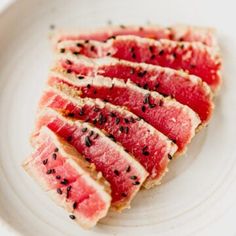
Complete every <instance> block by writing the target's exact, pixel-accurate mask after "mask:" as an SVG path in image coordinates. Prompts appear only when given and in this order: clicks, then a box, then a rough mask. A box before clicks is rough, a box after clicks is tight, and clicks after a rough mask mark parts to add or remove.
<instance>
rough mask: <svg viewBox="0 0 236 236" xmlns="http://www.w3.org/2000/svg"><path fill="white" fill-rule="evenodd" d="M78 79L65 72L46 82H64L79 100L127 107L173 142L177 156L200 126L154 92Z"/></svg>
mask: <svg viewBox="0 0 236 236" xmlns="http://www.w3.org/2000/svg"><path fill="white" fill-rule="evenodd" d="M80 78H81V77H80V76H78V77H76V76H75V75H69V74H66V73H52V75H51V76H50V78H49V81H48V83H49V85H51V86H58V85H59V86H60V84H61V83H66V84H67V85H70V86H72V87H74V88H75V89H76V90H78V91H79V94H80V96H81V97H89V98H100V99H102V100H105V101H107V102H110V103H112V104H114V105H118V106H125V107H127V108H128V109H129V110H130V111H131V112H133V113H134V114H136V115H137V116H139V117H141V118H143V119H144V120H145V121H147V122H148V123H149V124H151V125H152V126H153V127H154V128H156V129H157V130H158V131H160V132H161V133H163V134H164V135H166V136H167V137H168V138H170V139H171V140H172V141H174V142H175V143H176V144H177V146H178V154H180V153H182V152H184V150H185V148H186V145H187V144H188V143H189V142H190V141H191V139H192V137H193V136H194V134H195V129H196V128H197V126H198V125H199V123H200V119H199V117H198V115H197V114H196V113H195V112H194V111H192V110H191V109H190V108H189V107H187V106H185V105H182V104H180V103H178V102H177V101H175V100H173V99H170V98H165V97H163V96H161V95H160V94H158V93H157V92H149V91H147V90H145V89H142V88H139V87H138V86H136V85H134V84H133V83H131V82H130V81H127V82H126V83H124V82H123V81H121V80H116V79H113V80H112V79H110V78H108V77H96V78H91V77H86V78H84V79H82V80H81V79H80Z"/></svg>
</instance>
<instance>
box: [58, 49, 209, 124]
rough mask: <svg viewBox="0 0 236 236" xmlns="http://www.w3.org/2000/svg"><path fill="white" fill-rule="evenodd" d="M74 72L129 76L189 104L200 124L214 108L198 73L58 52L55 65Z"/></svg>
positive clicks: (128, 77) (87, 74) (93, 74)
mask: <svg viewBox="0 0 236 236" xmlns="http://www.w3.org/2000/svg"><path fill="white" fill-rule="evenodd" d="M60 67H62V68H64V69H65V70H66V71H71V72H74V73H76V74H78V75H86V76H97V75H102V76H105V77H110V78H118V79H122V80H124V81H125V82H126V81H127V80H128V79H130V80H131V81H132V82H134V83H135V84H136V85H138V86H140V87H142V88H144V89H148V90H151V91H157V92H159V93H160V94H162V95H164V96H171V97H173V98H175V99H176V100H177V101H178V102H180V103H182V104H184V105H187V106H189V107H190V108H191V109H193V110H194V111H195V112H196V113H197V114H198V115H199V117H200V118H201V121H202V123H203V124H206V123H208V121H209V119H210V117H211V115H212V111H213V108H214V105H213V101H212V93H211V90H210V88H209V86H208V85H207V84H206V83H205V82H203V81H202V80H201V79H200V78H199V77H196V76H193V75H189V74H187V73H184V72H181V71H177V70H174V69H170V68H164V67H160V66H153V65H148V64H145V63H135V62H128V61H125V60H118V59H115V58H110V57H106V58H99V59H91V58H86V57H83V56H80V57H77V56H75V55H73V54H71V53H66V54H59V55H58V57H57V60H56V62H55V68H60Z"/></svg>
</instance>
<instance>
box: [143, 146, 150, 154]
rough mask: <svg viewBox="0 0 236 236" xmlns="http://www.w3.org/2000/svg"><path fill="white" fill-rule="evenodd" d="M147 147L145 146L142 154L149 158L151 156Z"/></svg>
mask: <svg viewBox="0 0 236 236" xmlns="http://www.w3.org/2000/svg"><path fill="white" fill-rule="evenodd" d="M147 148H148V147H147V146H144V147H143V149H142V154H143V155H144V156H148V155H149V152H148V151H147Z"/></svg>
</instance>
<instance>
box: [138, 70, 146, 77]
mask: <svg viewBox="0 0 236 236" xmlns="http://www.w3.org/2000/svg"><path fill="white" fill-rule="evenodd" d="M146 74H147V71H146V70H144V71H139V72H138V74H137V75H138V77H141V78H142V77H144V76H145V75H146Z"/></svg>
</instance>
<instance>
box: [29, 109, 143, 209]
mask: <svg viewBox="0 0 236 236" xmlns="http://www.w3.org/2000/svg"><path fill="white" fill-rule="evenodd" d="M82 113H83V111H81V112H80V114H82ZM42 126H46V127H48V128H49V129H51V130H52V131H53V132H55V133H56V134H57V135H59V136H60V137H61V138H63V139H64V140H66V141H67V142H69V143H70V144H71V145H72V146H73V147H75V149H76V150H77V151H78V152H79V153H81V154H82V155H83V156H84V157H85V160H86V161H87V162H89V163H93V164H94V165H95V167H96V170H97V171H100V172H102V174H103V176H104V178H105V179H106V180H107V181H108V182H109V183H110V185H111V190H112V193H111V195H112V207H113V208H114V209H117V210H122V209H124V208H128V207H129V206H130V202H131V200H132V199H133V198H134V196H135V195H136V193H137V192H138V191H139V189H140V187H141V185H142V184H143V182H144V181H145V179H146V177H147V175H148V174H147V172H146V171H145V169H144V168H143V167H142V166H141V165H140V164H139V163H138V162H137V161H136V160H135V159H134V158H133V157H131V156H130V155H129V154H128V153H127V152H125V151H124V149H123V148H122V147H121V146H119V145H118V144H117V143H115V142H114V141H113V140H112V136H109V135H108V137H107V136H106V135H105V134H103V133H102V132H101V131H100V130H99V129H97V128H93V127H92V126H90V125H88V124H87V123H81V122H80V121H73V120H72V119H69V118H66V117H65V116H63V115H62V114H61V113H59V112H56V111H55V110H48V109H46V110H43V111H42V113H41V114H40V115H39V117H38V120H37V122H36V131H35V133H34V136H33V138H32V143H33V145H36V144H37V139H35V137H37V134H38V131H39V130H40V128H41V127H42ZM35 141H36V142H35ZM127 169H128V170H129V171H127Z"/></svg>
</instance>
